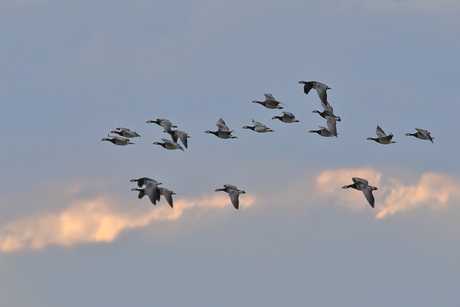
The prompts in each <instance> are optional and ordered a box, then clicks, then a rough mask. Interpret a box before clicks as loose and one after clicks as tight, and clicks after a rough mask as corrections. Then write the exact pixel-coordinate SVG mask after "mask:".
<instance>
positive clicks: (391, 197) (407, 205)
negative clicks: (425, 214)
mask: <svg viewBox="0 0 460 307" xmlns="http://www.w3.org/2000/svg"><path fill="white" fill-rule="evenodd" d="M351 177H361V178H365V179H367V180H368V181H369V184H371V185H376V186H377V187H378V188H379V189H378V190H377V191H374V196H375V198H376V206H375V210H377V213H376V216H375V217H376V219H383V218H385V217H388V216H391V215H395V214H397V213H400V212H407V211H411V210H414V209H416V208H419V207H427V208H431V209H442V208H446V207H447V206H448V205H456V204H458V201H460V180H459V179H458V178H456V177H454V176H452V175H448V174H443V173H423V174H421V175H420V178H419V179H418V181H417V182H416V183H415V184H404V183H403V182H402V181H401V180H398V179H397V178H393V177H389V178H388V179H387V182H388V183H383V182H382V173H380V172H378V171H376V170H374V169H372V168H362V169H334V170H327V171H324V172H322V173H321V174H319V175H318V177H317V187H318V192H319V193H322V194H323V195H325V197H333V198H335V204H336V205H338V206H345V207H347V208H349V209H351V210H354V211H362V210H366V209H369V208H368V206H369V205H368V204H367V202H366V199H365V198H364V196H363V194H362V192H359V191H355V190H342V189H341V186H343V185H345V184H349V183H352V180H351Z"/></svg>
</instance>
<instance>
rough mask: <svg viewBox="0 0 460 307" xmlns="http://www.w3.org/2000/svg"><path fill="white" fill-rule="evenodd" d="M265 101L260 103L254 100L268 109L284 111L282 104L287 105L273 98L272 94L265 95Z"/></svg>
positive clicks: (254, 101)
mask: <svg viewBox="0 0 460 307" xmlns="http://www.w3.org/2000/svg"><path fill="white" fill-rule="evenodd" d="M264 96H265V100H264V101H258V100H253V101H252V102H253V103H260V104H261V105H263V106H264V107H266V108H268V109H282V108H283V107H282V106H280V104H283V105H285V104H284V103H282V102H280V101H278V100H276V99H275V97H273V95H272V94H264Z"/></svg>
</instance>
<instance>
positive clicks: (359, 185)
mask: <svg viewBox="0 0 460 307" xmlns="http://www.w3.org/2000/svg"><path fill="white" fill-rule="evenodd" d="M351 179H352V180H353V183H352V184H348V185H344V186H343V187H342V189H348V188H353V189H356V190H358V191H362V192H363V193H364V196H365V197H366V199H367V201H368V202H369V204H370V205H371V207H372V208H374V207H375V199H374V195H373V194H372V191H373V190H377V187H375V186H371V185H369V182H368V181H367V180H366V179H361V178H358V177H353V178H351Z"/></svg>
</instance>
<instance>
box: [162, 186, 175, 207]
mask: <svg viewBox="0 0 460 307" xmlns="http://www.w3.org/2000/svg"><path fill="white" fill-rule="evenodd" d="M160 194H161V195H163V196H164V197H165V198H166V201H167V202H168V204H169V205H170V206H171V208H173V198H172V196H173V195H176V193H174V192H173V191H171V190H168V189H167V188H160ZM158 200H159V199H158Z"/></svg>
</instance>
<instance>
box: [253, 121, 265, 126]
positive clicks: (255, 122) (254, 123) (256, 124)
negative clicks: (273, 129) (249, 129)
mask: <svg viewBox="0 0 460 307" xmlns="http://www.w3.org/2000/svg"><path fill="white" fill-rule="evenodd" d="M252 124H253V125H254V126H265V125H264V124H262V123H261V122H258V121H255V120H252Z"/></svg>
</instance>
